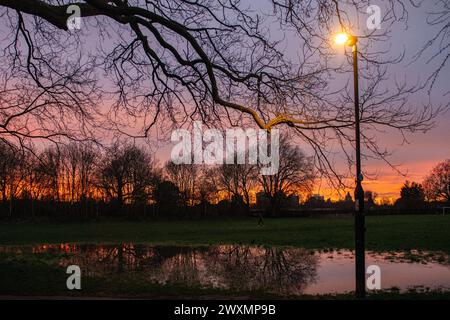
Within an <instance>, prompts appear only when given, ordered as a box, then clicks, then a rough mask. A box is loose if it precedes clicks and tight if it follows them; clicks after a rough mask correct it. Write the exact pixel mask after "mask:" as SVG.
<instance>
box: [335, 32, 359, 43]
mask: <svg viewBox="0 0 450 320" xmlns="http://www.w3.org/2000/svg"><path fill="white" fill-rule="evenodd" d="M334 42H335V43H336V44H338V45H348V46H352V45H354V44H355V43H356V37H353V36H351V35H349V34H347V33H338V34H337V35H336V37H335V38H334Z"/></svg>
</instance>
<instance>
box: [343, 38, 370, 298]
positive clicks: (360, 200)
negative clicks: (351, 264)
mask: <svg viewBox="0 0 450 320" xmlns="http://www.w3.org/2000/svg"><path fill="white" fill-rule="evenodd" d="M335 42H336V43H337V44H340V45H348V46H351V47H352V52H353V86H354V99H355V149H356V189H355V256H356V257H355V270H356V296H357V297H358V298H364V297H365V295H366V271H365V269H366V267H365V249H364V232H365V230H364V229H365V227H364V190H363V188H362V184H361V182H362V180H363V176H362V174H361V142H360V139H361V136H360V127H359V87H358V47H357V44H356V43H357V42H358V38H357V37H355V36H352V35H349V34H346V33H340V34H338V35H337V36H336V38H335Z"/></svg>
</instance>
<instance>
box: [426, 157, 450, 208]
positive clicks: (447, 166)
mask: <svg viewBox="0 0 450 320" xmlns="http://www.w3.org/2000/svg"><path fill="white" fill-rule="evenodd" d="M423 187H424V189H425V193H426V196H427V198H428V199H430V200H437V201H446V202H450V159H447V160H445V161H443V162H441V163H439V164H438V165H437V166H436V167H434V168H433V170H432V171H431V172H430V174H429V175H428V176H427V177H426V178H425V180H424V182H423Z"/></svg>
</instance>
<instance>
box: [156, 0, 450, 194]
mask: <svg viewBox="0 0 450 320" xmlns="http://www.w3.org/2000/svg"><path fill="white" fill-rule="evenodd" d="M263 3H264V2H263V1H258V2H257V3H256V4H255V3H254V2H253V6H256V8H255V9H257V10H258V9H259V10H267V9H268V7H264V5H263ZM380 3H381V2H380V1H378V2H377V1H374V2H373V4H380ZM266 4H267V2H266ZM427 4H428V6H427ZM380 6H381V7H382V5H381V4H380ZM433 9H434V7H433V2H432V1H430V2H427V3H426V4H425V5H424V6H423V7H422V8H420V9H414V8H408V10H409V17H408V22H407V23H398V25H397V26H396V27H395V28H393V29H392V35H391V36H392V37H391V39H390V40H389V46H390V51H391V52H392V55H393V56H396V55H397V54H399V53H401V52H402V51H405V57H404V59H403V61H402V62H401V63H399V64H398V65H395V66H393V70H391V73H390V76H391V78H392V79H391V80H392V81H394V80H395V79H399V78H400V79H402V78H406V79H408V80H410V81H412V82H415V81H424V80H425V79H426V78H427V77H428V76H429V74H430V72H431V71H432V70H434V69H433V68H434V67H435V66H436V64H433V62H431V63H427V62H426V61H427V59H428V58H429V57H430V52H428V53H426V54H425V55H424V56H423V57H421V58H420V59H418V60H417V61H416V62H414V63H411V61H412V60H413V58H414V55H415V54H416V53H417V52H418V51H419V49H420V48H421V47H422V46H423V45H424V43H425V41H426V40H428V39H430V36H431V34H433V33H434V32H435V31H436V28H432V27H430V26H429V25H428V24H427V22H426V19H427V16H428V12H429V11H431V10H433ZM382 14H383V12H382ZM360 20H361V21H362V22H360V23H358V24H357V26H356V28H354V29H353V30H352V31H353V32H354V33H355V34H358V33H364V32H363V31H362V30H358V28H359V29H362V28H366V24H365V20H366V17H364V16H361V17H360ZM384 27H386V26H384V25H383V23H382V24H381V29H383V28H384ZM271 31H272V32H273V36H274V37H277V36H278V37H283V36H286V35H281V34H277V30H276V29H273V30H272V29H271ZM381 31H383V30H381ZM290 36H292V35H289V34H288V35H287V36H286V37H287V39H286V43H287V46H286V50H287V54H288V55H290V56H292V57H295V56H296V55H297V50H299V41H298V39H295V38H289V37H290ZM433 50H436V48H433ZM431 52H434V51H431ZM342 59H345V58H344V55H342ZM360 67H361V68H363V67H364V66H360ZM344 77H345V76H344ZM351 77H352V74H349V75H348V78H349V79H351ZM449 83H450V66H447V67H446V68H444V70H443V72H442V73H441V76H440V78H439V79H438V81H437V82H436V83H435V85H434V88H433V91H432V94H431V97H432V102H433V103H434V104H449V102H450V93H449V94H447V95H445V93H446V92H447V91H449V90H450V86H449V85H448V84H449ZM364 89H365V83H364V82H363V81H361V80H360V90H361V92H362V91H363V90H364ZM427 102H428V95H427V93H426V91H423V92H421V93H420V94H418V95H417V96H414V97H412V99H411V103H413V104H416V105H418V106H421V104H422V103H427ZM406 138H407V141H405V140H404V137H402V136H401V135H400V134H398V133H396V132H392V131H390V132H386V133H384V134H382V133H380V134H379V135H378V139H379V141H380V145H381V146H382V147H385V148H387V149H388V150H389V151H390V152H392V155H391V156H390V157H388V160H389V161H390V163H391V164H393V165H395V169H393V168H392V167H391V166H390V165H388V164H387V163H386V162H384V161H379V160H371V159H367V160H363V164H362V165H363V171H364V172H365V173H366V177H365V179H364V182H363V187H364V189H365V190H370V191H373V192H374V193H376V194H377V195H378V200H381V199H387V200H390V201H393V200H395V199H396V198H398V197H399V193H400V189H401V186H402V185H403V183H404V182H405V180H410V181H416V182H421V181H422V180H423V179H424V177H425V176H426V175H427V174H428V173H429V172H430V170H431V169H432V168H433V167H434V166H435V165H437V164H438V163H439V162H442V161H444V160H445V159H449V158H450V112H447V113H445V114H441V115H440V116H439V117H438V118H436V121H435V127H434V128H433V129H432V130H430V131H428V132H426V133H423V132H416V133H414V134H409V135H408V136H406ZM300 147H303V146H302V145H300ZM304 147H305V149H307V146H304ZM170 149H171V146H170V145H169V146H165V147H163V148H161V149H160V150H159V152H158V154H159V159H160V160H161V161H162V162H164V161H167V160H168V158H169V154H170ZM344 162H345V161H344V160H343V157H342V158H339V156H337V157H336V158H335V159H334V165H335V166H336V167H337V168H338V169H340V170H342V171H345V170H346V164H345V163H344ZM348 191H350V193H351V194H352V191H351V190H348ZM313 193H318V194H323V195H325V197H331V198H332V199H338V198H340V197H342V196H344V195H345V192H344V193H340V194H339V193H337V192H336V190H334V189H331V188H330V187H329V186H328V184H327V183H326V182H325V181H317V183H316V185H315V189H314V191H313Z"/></svg>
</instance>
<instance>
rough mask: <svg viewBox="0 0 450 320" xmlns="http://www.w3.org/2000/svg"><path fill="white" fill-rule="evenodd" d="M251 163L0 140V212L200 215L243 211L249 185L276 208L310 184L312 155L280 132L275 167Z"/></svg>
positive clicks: (131, 147)
mask: <svg viewBox="0 0 450 320" xmlns="http://www.w3.org/2000/svg"><path fill="white" fill-rule="evenodd" d="M259 169H260V168H259V166H258V165H250V164H223V165H220V166H206V165H190V164H174V163H173V162H171V161H170V160H169V161H167V162H166V163H164V164H163V165H162V166H161V165H159V163H158V162H157V161H156V159H155V157H154V154H153V153H152V152H150V151H149V149H148V148H147V147H145V146H137V145H135V144H131V143H114V144H113V145H111V146H109V147H107V148H101V147H99V146H97V145H95V144H90V143H82V142H72V143H69V144H66V145H59V146H49V147H47V148H45V149H43V150H41V151H38V150H35V149H33V148H23V147H22V148H20V149H19V148H16V147H14V146H12V145H11V144H8V143H6V142H3V141H1V142H0V212H1V217H3V218H4V219H20V218H24V217H32V218H36V217H41V216H44V217H53V218H56V219H63V220H66V219H71V218H73V219H79V218H82V219H91V218H99V217H101V216H103V215H125V216H128V217H130V218H133V217H136V218H138V217H142V216H146V217H152V216H154V217H159V216H169V217H170V216H174V217H180V216H192V215H194V214H195V215H207V214H208V212H209V211H210V210H211V207H212V204H218V203H220V204H221V205H222V207H223V210H225V211H233V212H234V213H235V214H239V213H240V214H248V213H249V212H250V205H251V201H252V199H251V192H252V190H261V192H262V193H263V194H264V197H265V198H266V199H267V200H268V203H269V206H268V208H267V211H268V213H269V214H276V212H277V210H278V209H279V208H280V205H281V203H282V201H283V199H284V198H286V197H287V196H289V195H290V194H293V193H298V192H300V191H308V190H311V188H312V185H313V181H314V169H313V163H312V159H311V158H310V157H308V156H306V154H305V153H304V152H303V151H302V150H301V149H300V148H298V147H294V146H292V145H290V144H289V143H288V139H287V138H282V139H281V141H280V166H279V171H278V173H277V174H275V175H273V176H261V175H260V173H259ZM221 200H222V201H221ZM227 205H228V207H227Z"/></svg>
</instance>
